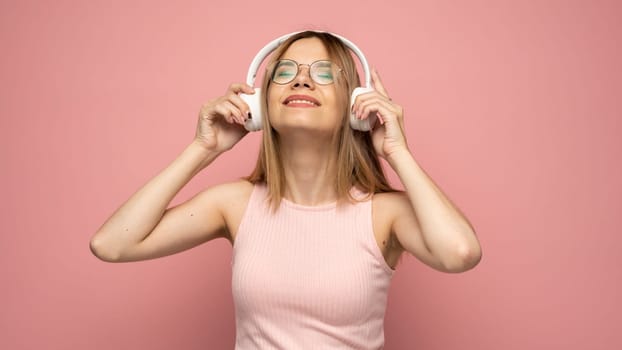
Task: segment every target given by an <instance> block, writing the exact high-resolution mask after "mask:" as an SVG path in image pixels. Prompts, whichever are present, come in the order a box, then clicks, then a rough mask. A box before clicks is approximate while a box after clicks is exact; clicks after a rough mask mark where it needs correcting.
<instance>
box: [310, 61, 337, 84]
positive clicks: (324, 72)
mask: <svg viewBox="0 0 622 350" xmlns="http://www.w3.org/2000/svg"><path fill="white" fill-rule="evenodd" d="M310 70H311V71H310V73H311V78H312V79H313V81H315V82H316V83H318V84H321V85H326V84H331V83H332V82H333V81H334V78H333V75H334V73H333V72H334V71H333V64H332V62H331V61H317V62H314V63H313V64H312V65H311V68H310Z"/></svg>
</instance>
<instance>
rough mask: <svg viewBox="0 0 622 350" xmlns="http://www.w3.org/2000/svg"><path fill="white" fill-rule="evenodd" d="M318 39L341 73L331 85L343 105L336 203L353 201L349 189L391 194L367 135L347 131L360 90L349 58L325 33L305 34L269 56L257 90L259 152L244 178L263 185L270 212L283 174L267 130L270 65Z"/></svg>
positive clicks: (272, 136)
mask: <svg viewBox="0 0 622 350" xmlns="http://www.w3.org/2000/svg"><path fill="white" fill-rule="evenodd" d="M306 38H318V39H320V41H321V42H322V44H323V45H324V47H325V48H326V50H327V51H328V54H329V57H330V59H331V60H332V61H333V62H334V63H335V64H337V65H338V66H339V67H340V68H341V69H342V71H341V74H339V75H338V76H337V79H336V80H335V84H336V85H337V93H338V97H339V100H341V101H342V102H344V103H343V104H342V105H341V108H342V122H341V126H340V128H339V129H338V130H337V131H336V133H335V135H334V136H335V138H336V139H335V141H336V145H337V174H336V179H335V181H334V184H335V191H336V193H337V196H338V198H339V200H340V201H342V200H344V199H348V200H349V201H355V200H356V199H355V198H354V197H353V196H352V193H351V189H352V187H356V188H358V189H359V190H360V191H362V192H364V193H368V194H372V193H380V192H394V191H395V190H394V189H393V188H392V187H391V186H390V185H389V183H388V181H387V179H386V177H385V175H384V171H383V169H382V166H381V164H380V161H379V159H378V155H377V154H376V151H375V149H374V146H373V144H372V140H371V133H370V132H367V131H358V130H354V129H352V128H351V127H350V125H349V124H350V118H349V116H350V96H351V94H352V90H354V88H356V87H357V86H360V79H359V75H358V72H357V70H356V64H355V62H354V60H353V58H352V54H351V53H350V51H349V49H348V47H347V46H345V44H344V43H343V42H342V41H341V40H340V39H338V38H337V37H335V36H333V35H331V34H330V33H325V32H315V31H305V32H300V33H297V34H295V35H293V36H291V37H289V38H288V39H287V40H286V41H285V42H283V44H281V46H279V47H278V48H277V49H276V50H275V51H274V53H273V54H272V56H271V58H270V61H269V62H268V64H267V65H266V71H265V74H264V78H263V83H262V86H261V91H262V97H261V101H262V115H263V120H262V125H263V126H264V127H263V137H262V143H261V147H260V150H259V157H258V159H257V164H256V165H255V169H254V170H253V172H252V173H251V174H250V175H249V176H248V177H247V178H246V179H247V180H248V181H250V182H251V183H253V184H257V183H265V184H266V185H267V188H268V193H269V200H270V204H271V207H272V209H273V210H276V209H277V208H278V207H279V205H280V202H281V199H282V198H283V195H284V191H285V172H284V168H283V162H282V159H281V157H280V147H279V145H280V143H279V135H278V133H277V132H276V131H275V130H274V129H273V128H272V127H271V125H270V120H269V118H268V113H266V111H268V105H267V98H266V95H267V92H268V88H269V86H270V83H271V77H272V73H273V68H274V63H275V62H276V61H277V60H279V59H280V58H281V57H282V56H283V54H284V53H285V51H287V49H288V48H289V47H290V46H291V45H292V44H293V43H294V42H295V41H297V40H300V39H306Z"/></svg>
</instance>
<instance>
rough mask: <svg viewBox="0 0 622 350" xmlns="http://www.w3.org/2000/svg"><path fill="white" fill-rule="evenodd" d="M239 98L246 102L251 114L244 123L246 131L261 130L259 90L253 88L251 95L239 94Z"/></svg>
mask: <svg viewBox="0 0 622 350" xmlns="http://www.w3.org/2000/svg"><path fill="white" fill-rule="evenodd" d="M240 98H241V99H242V100H243V101H244V102H246V104H247V105H248V108H249V110H250V112H251V115H250V118H248V119H247V120H246V122H245V123H244V128H246V130H248V131H259V130H261V128H262V125H261V89H260V88H255V93H254V94H253V95H247V94H240Z"/></svg>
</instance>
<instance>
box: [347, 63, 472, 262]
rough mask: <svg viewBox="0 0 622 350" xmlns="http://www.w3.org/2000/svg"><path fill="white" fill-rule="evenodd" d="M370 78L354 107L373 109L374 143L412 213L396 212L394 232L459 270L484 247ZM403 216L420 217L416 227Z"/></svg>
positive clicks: (398, 112)
mask: <svg viewBox="0 0 622 350" xmlns="http://www.w3.org/2000/svg"><path fill="white" fill-rule="evenodd" d="M372 82H373V84H374V88H375V91H374V92H371V93H368V94H364V95H361V96H359V98H358V99H357V101H356V103H355V104H354V106H353V110H354V111H356V112H357V116H358V117H359V118H367V117H368V116H369V114H370V113H376V114H377V117H378V120H379V123H380V124H381V125H378V126H377V127H376V128H375V129H374V130H373V131H372V139H373V142H374V148H375V149H376V152H377V153H378V155H379V156H381V157H383V158H384V159H386V160H387V162H388V163H389V165H390V166H391V167H392V168H393V170H394V171H395V172H396V174H397V175H398V177H399V178H400V180H401V182H402V184H403V185H404V189H405V191H406V194H407V196H408V199H409V201H408V202H409V203H410V205H411V206H412V208H410V209H411V210H407V211H405V212H408V213H412V214H413V215H415V219H416V220H412V219H411V218H410V219H409V218H404V217H403V215H402V216H397V217H396V218H395V222H394V223H393V225H392V230H393V234H395V236H396V238H397V240H398V241H399V243H400V245H401V246H402V247H404V249H406V250H407V251H408V252H409V253H411V254H413V253H414V251H415V249H414V247H415V244H417V242H419V244H420V242H421V240H423V242H424V243H425V245H426V247H427V249H428V250H429V252H430V253H431V254H432V255H433V256H434V257H435V258H436V259H437V260H438V262H439V263H440V265H441V266H443V270H444V271H446V272H463V271H466V270H469V269H471V268H473V267H475V265H477V264H478V263H479V261H480V259H481V255H482V253H481V247H480V244H479V242H478V239H477V237H476V235H475V230H474V229H473V226H472V225H471V223H470V222H469V221H468V219H467V218H466V217H465V215H464V214H462V213H461V212H460V210H459V209H458V207H457V206H456V205H454V204H453V203H452V202H451V200H450V199H449V198H448V197H447V196H446V195H445V194H444V193H443V191H442V190H441V189H440V188H439V187H438V186H437V185H436V184H435V183H434V181H433V180H432V179H431V178H430V176H428V175H427V174H426V172H425V171H424V170H423V168H422V167H421V166H420V165H419V164H418V163H417V161H416V160H415V158H414V157H413V155H412V153H411V152H410V150H409V149H408V145H407V142H406V138H405V136H404V119H403V114H404V112H403V109H402V107H400V106H398V105H397V104H395V103H393V101H391V99H390V98H389V96H388V94H387V92H386V90H385V88H384V86H383V85H382V82H381V81H380V78H379V76H378V74H377V72H376V71H375V70H374V71H372ZM403 212H404V211H403ZM400 220H401V221H403V222H401V223H400V222H399V221H400ZM404 222H418V226H419V227H412V226H413V225H412V224H410V225H408V224H404ZM417 235H420V237H417Z"/></svg>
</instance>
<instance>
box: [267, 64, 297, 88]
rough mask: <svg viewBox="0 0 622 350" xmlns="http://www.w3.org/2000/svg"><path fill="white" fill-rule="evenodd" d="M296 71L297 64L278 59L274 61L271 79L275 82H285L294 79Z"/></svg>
mask: <svg viewBox="0 0 622 350" xmlns="http://www.w3.org/2000/svg"><path fill="white" fill-rule="evenodd" d="M297 73H298V64H297V63H296V62H294V61H290V60H280V61H278V62H277V63H276V67H275V68H274V73H272V81H273V82H275V83H277V84H287V83H289V82H290V81H292V80H294V78H295V77H296V74H297Z"/></svg>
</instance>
